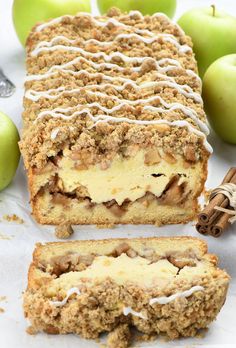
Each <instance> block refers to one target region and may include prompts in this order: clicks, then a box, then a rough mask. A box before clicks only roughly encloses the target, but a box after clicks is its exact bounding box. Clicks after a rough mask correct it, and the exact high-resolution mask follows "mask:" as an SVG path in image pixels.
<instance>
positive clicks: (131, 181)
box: [33, 149, 202, 217]
mask: <svg viewBox="0 0 236 348" xmlns="http://www.w3.org/2000/svg"><path fill="white" fill-rule="evenodd" d="M80 165H81V161H80V160H78V157H76V158H75V157H74V156H73V159H72V158H71V153H69V154H67V155H66V154H64V156H61V157H60V158H59V157H58V158H57V159H54V163H51V164H49V165H48V168H46V169H48V170H44V171H41V172H35V176H34V190H33V191H35V192H36V193H39V195H42V194H43V193H44V192H47V193H49V195H50V199H51V203H52V204H53V205H63V206H64V207H65V208H66V207H69V206H70V203H71V200H77V201H78V202H83V203H84V207H85V208H87V209H93V208H94V207H95V206H96V205H99V204H103V206H104V207H105V208H106V209H108V210H109V211H110V212H111V213H112V214H113V215H114V216H116V217H122V216H123V215H124V214H125V213H126V211H127V210H128V209H129V206H130V205H132V203H134V202H139V203H141V204H142V205H143V206H144V207H148V206H149V204H150V203H151V202H152V201H157V202H158V204H163V205H170V206H174V205H179V206H183V205H184V203H185V202H186V200H187V198H188V196H191V197H192V198H194V197H195V196H196V195H197V194H198V192H199V190H200V186H201V180H199V175H201V172H202V163H201V162H200V161H198V162H196V163H194V164H192V165H191V166H190V167H187V166H186V165H185V161H184V160H183V158H182V157H181V156H179V157H178V156H176V157H174V156H173V155H170V154H169V155H167V154H162V155H160V151H158V150H154V149H149V150H148V151H144V150H140V151H138V152H137V153H136V154H135V155H134V156H132V157H128V158H124V157H122V156H121V155H118V154H117V155H115V157H114V158H113V160H112V161H111V163H109V166H107V167H105V168H103V169H102V168H101V165H99V164H90V165H88V167H86V168H85V167H84V166H82V167H80ZM78 166H79V168H78Z"/></svg>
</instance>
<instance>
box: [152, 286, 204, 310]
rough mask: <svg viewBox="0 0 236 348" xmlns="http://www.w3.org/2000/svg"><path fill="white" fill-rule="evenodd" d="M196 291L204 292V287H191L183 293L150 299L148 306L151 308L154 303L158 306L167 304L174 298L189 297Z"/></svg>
mask: <svg viewBox="0 0 236 348" xmlns="http://www.w3.org/2000/svg"><path fill="white" fill-rule="evenodd" d="M196 291H204V287H203V286H200V285H196V286H193V287H192V288H191V289H189V290H186V291H183V292H177V293H176V294H173V295H171V296H163V297H156V298H152V299H151V300H150V301H149V304H150V305H151V306H152V305H153V304H154V303H159V304H162V305H164V304H167V303H169V302H171V301H174V300H175V299H176V298H180V297H189V296H191V295H192V294H193V293H194V292H196Z"/></svg>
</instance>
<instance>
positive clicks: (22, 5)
mask: <svg viewBox="0 0 236 348" xmlns="http://www.w3.org/2000/svg"><path fill="white" fill-rule="evenodd" d="M12 10H13V22H14V26H15V30H16V33H17V36H18V38H19V40H20V42H21V43H22V44H23V45H25V41H26V39H27V36H28V35H29V33H30V31H31V29H32V27H33V26H34V25H35V24H36V23H37V22H43V21H45V20H47V19H51V18H55V17H60V16H63V15H66V14H71V15H75V14H76V13H77V12H90V11H91V5H90V0H14V3H13V9H12Z"/></svg>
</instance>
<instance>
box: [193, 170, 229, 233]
mask: <svg viewBox="0 0 236 348" xmlns="http://www.w3.org/2000/svg"><path fill="white" fill-rule="evenodd" d="M226 183H232V184H236V168H231V169H230V170H229V171H228V173H227V174H226V176H225V178H224V180H223V182H222V184H226ZM218 207H219V208H220V209H221V208H223V209H227V210H233V208H232V207H231V206H230V205H229V199H228V198H227V197H226V196H225V195H224V194H222V193H218V194H216V195H215V196H214V197H213V198H212V199H210V201H209V203H208V205H207V206H206V207H205V209H204V210H203V211H202V212H201V213H200V214H199V215H198V222H197V224H196V229H197V231H198V232H199V233H201V234H203V235H211V236H213V237H219V236H221V234H222V233H223V232H224V231H225V229H226V228H227V227H228V225H229V219H230V218H231V217H232V215H230V214H229V213H227V212H223V211H221V210H218Z"/></svg>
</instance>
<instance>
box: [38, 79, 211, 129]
mask: <svg viewBox="0 0 236 348" xmlns="http://www.w3.org/2000/svg"><path fill="white" fill-rule="evenodd" d="M87 87H89V86H87ZM87 87H86V88H87ZM75 92H77V93H79V92H81V88H78V89H76V90H75ZM87 93H88V94H90V95H95V96H101V97H107V94H105V93H100V92H92V91H89V92H88V91H87ZM110 98H111V99H113V100H116V101H118V102H119V105H116V106H114V107H112V108H110V109H109V108H106V107H104V106H102V105H100V104H99V103H97V102H93V103H90V104H88V105H86V109H85V110H87V108H92V107H96V108H98V109H100V110H102V111H103V112H105V113H107V114H112V113H113V112H115V111H118V110H120V109H121V108H122V107H124V106H135V105H142V104H149V103H151V102H154V101H159V102H160V103H161V104H162V105H163V106H164V107H165V109H164V108H162V107H155V106H151V105H144V110H149V111H151V112H162V113H170V112H171V111H174V110H181V111H182V112H183V113H184V114H185V115H186V116H188V117H190V118H191V119H192V120H193V121H194V122H195V123H196V124H197V125H198V126H199V128H200V129H201V131H202V132H203V133H205V134H207V135H208V134H209V130H208V127H207V125H206V124H205V123H204V122H203V121H201V120H200V119H199V118H198V116H197V113H196V112H195V110H193V109H191V108H189V107H187V106H184V105H183V104H180V103H167V102H166V101H164V99H163V98H161V97H160V96H156V95H155V96H152V97H149V98H147V99H139V100H126V99H119V98H118V97H116V96H112V97H110ZM78 106H79V105H77V106H74V107H68V108H55V109H53V110H45V111H41V112H40V113H39V114H38V117H37V118H36V120H35V121H37V120H38V119H40V118H43V117H44V116H47V115H50V116H53V117H55V115H59V114H58V112H60V113H61V114H60V115H62V113H63V114H65V113H68V112H69V111H71V110H73V109H75V108H77V107H78ZM82 111H83V110H82ZM74 114H75V113H74ZM74 114H72V115H71V116H69V117H72V116H73V115H74ZM98 116H100V115H98ZM67 117H68V116H67Z"/></svg>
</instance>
